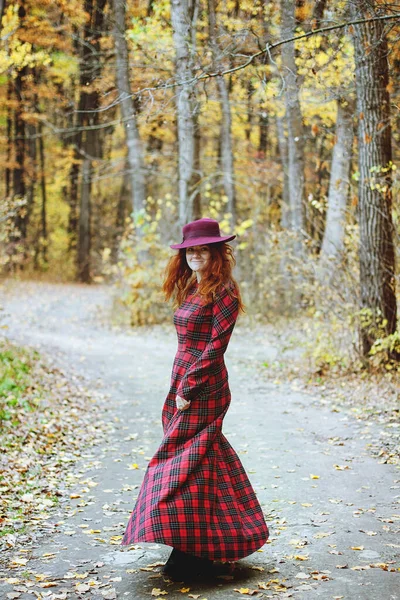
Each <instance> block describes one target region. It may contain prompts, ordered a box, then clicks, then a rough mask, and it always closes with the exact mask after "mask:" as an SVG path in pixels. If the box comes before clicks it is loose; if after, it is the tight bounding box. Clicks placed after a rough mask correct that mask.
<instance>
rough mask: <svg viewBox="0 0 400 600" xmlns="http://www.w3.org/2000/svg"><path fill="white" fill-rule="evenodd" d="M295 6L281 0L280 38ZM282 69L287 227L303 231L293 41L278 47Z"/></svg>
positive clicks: (289, 29) (289, 28) (291, 26)
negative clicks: (286, 156)
mask: <svg viewBox="0 0 400 600" xmlns="http://www.w3.org/2000/svg"><path fill="white" fill-rule="evenodd" d="M295 24H296V21H295V3H294V2H292V1H291V0H281V36H282V39H286V38H290V37H292V36H293V35H294V33H295ZM282 68H283V78H284V81H285V107H286V124H287V130H288V178H289V181H288V183H289V198H290V206H289V219H288V220H289V223H290V228H291V229H293V230H295V231H297V232H300V231H301V230H303V229H304V216H303V196H304V138H305V135H304V126H303V119H302V115H301V109H300V100H299V82H298V75H297V66H296V62H295V46H294V42H288V43H286V44H284V45H283V46H282Z"/></svg>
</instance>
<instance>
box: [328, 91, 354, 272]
mask: <svg viewBox="0 0 400 600" xmlns="http://www.w3.org/2000/svg"><path fill="white" fill-rule="evenodd" d="M353 113H354V110H353V106H352V104H351V103H350V102H349V101H347V100H344V101H343V100H342V99H339V100H338V103H337V117H336V135H335V137H336V141H335V145H334V147H333V152H332V163H331V174H330V180H329V192H328V210H327V214H326V225H325V232H324V238H323V241H322V246H321V252H320V265H321V266H324V267H325V268H323V269H321V275H322V274H323V276H324V278H325V277H326V276H327V275H329V274H332V273H333V272H334V267H335V265H337V263H339V262H340V260H341V258H342V254H343V250H344V234H345V223H346V204H347V196H348V191H349V177H350V164H351V148H352V144H353V137H354V134H353V124H352V118H353ZM329 264H330V266H329Z"/></svg>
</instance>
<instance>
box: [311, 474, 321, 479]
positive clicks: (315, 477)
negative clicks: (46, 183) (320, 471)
mask: <svg viewBox="0 0 400 600" xmlns="http://www.w3.org/2000/svg"><path fill="white" fill-rule="evenodd" d="M310 479H319V475H313V474H312V473H311V474H310Z"/></svg>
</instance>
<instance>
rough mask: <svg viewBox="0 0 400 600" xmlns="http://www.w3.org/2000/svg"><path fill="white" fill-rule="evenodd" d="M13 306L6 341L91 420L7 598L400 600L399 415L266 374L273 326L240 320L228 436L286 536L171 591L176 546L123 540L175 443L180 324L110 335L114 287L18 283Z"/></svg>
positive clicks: (31, 531) (6, 561)
mask: <svg viewBox="0 0 400 600" xmlns="http://www.w3.org/2000/svg"><path fill="white" fill-rule="evenodd" d="M0 303H1V304H2V305H3V307H4V313H3V318H2V325H3V327H6V328H4V329H3V331H4V336H5V337H7V338H8V339H9V340H10V341H11V342H13V343H16V344H19V345H29V346H33V347H35V348H36V349H37V350H38V351H39V352H40V354H41V356H42V357H43V360H44V361H45V362H46V363H47V364H48V365H49V367H48V368H49V370H53V371H54V372H55V373H56V375H55V377H56V380H54V382H53V383H54V387H55V388H57V389H61V390H66V391H65V393H68V395H69V396H71V398H72V396H73V395H74V394H75V395H78V396H79V397H80V399H81V402H80V404H79V407H77V405H76V403H75V404H74V402H73V401H72V399H71V402H70V405H71V406H70V411H71V415H72V416H71V418H72V419H74V418H75V421H76V420H77V430H79V435H77V441H76V440H75V443H74V451H73V452H72V454H73V457H71V456H70V455H69V454H68V452H65V453H62V455H61V457H59V459H58V462H57V464H56V465H55V464H53V465H51V467H50V468H51V469H53V471H52V472H53V473H57V474H59V475H57V476H54V478H53V481H52V484H51V486H50V487H52V490H53V496H52V497H53V500H52V501H50V502H47V503H46V502H45V501H44V502H43V506H40V505H39V507H36V509H37V512H36V513H34V514H35V515H36V516H35V518H33V519H32V527H31V528H30V527H29V523H28V526H27V527H26V528H25V529H24V531H23V532H22V533H19V532H18V528H16V532H14V533H6V535H5V536H3V542H4V547H3V551H2V558H1V563H2V571H1V574H0V575H1V580H0V597H1V598H10V599H13V598H21V600H25V599H27V598H32V597H33V596H35V597H36V598H48V599H49V600H56V599H60V600H64V599H69V598H95V599H106V600H107V599H109V600H111V599H113V598H127V599H128V600H129V599H135V600H136V599H138V600H145V599H146V598H149V599H150V598H154V597H160V598H162V597H163V596H165V597H167V598H170V599H171V600H177V599H179V600H182V599H184V598H194V599H198V600H204V599H207V600H223V599H227V600H233V599H240V598H247V597H248V596H249V595H254V596H255V597H257V598H270V597H277V598H294V599H298V600H301V599H305V598H309V597H310V598H324V599H333V600H339V599H342V598H343V599H346V600H399V599H400V591H399V590H400V578H399V576H400V563H399V554H400V552H399V550H400V543H399V531H400V516H399V508H400V470H399V465H398V464H396V461H395V457H394V453H393V452H391V451H390V450H385V449H384V448H383V449H382V450H381V451H378V449H379V447H380V446H381V445H382V442H381V441H382V440H385V438H386V437H390V438H392V437H393V436H392V432H393V430H394V429H395V426H396V423H395V422H394V420H393V418H390V419H387V420H384V421H382V422H381V421H380V415H379V414H378V418H374V415H373V414H372V412H371V418H366V419H365V418H359V414H358V412H357V410H356V411H355V410H354V403H352V402H350V403H349V404H346V403H345V402H344V401H342V400H341V401H338V398H341V399H343V387H340V389H338V390H337V393H336V395H335V394H333V393H332V392H331V393H328V394H325V393H324V392H325V391H326V390H325V389H324V388H322V389H318V387H315V386H307V385H305V384H304V382H303V381H302V380H301V377H298V378H296V377H294V378H291V379H290V380H288V379H286V377H284V376H283V377H282V376H281V377H279V378H278V377H276V376H273V377H271V376H269V375H268V374H267V371H266V369H265V368H263V364H264V363H265V362H267V363H271V362H273V361H274V360H275V359H276V356H277V353H279V349H277V348H274V347H273V346H271V344H270V343H269V341H268V336H267V330H266V329H265V328H264V327H261V326H259V327H257V328H256V329H249V328H247V327H245V326H244V325H243V324H239V323H238V325H237V327H236V328H235V331H234V333H233V335H232V338H231V342H230V346H229V348H228V351H227V353H226V363H227V367H228V371H229V376H230V379H229V381H230V388H231V392H232V404H231V407H230V409H229V411H228V414H227V416H226V419H225V423H224V433H225V435H226V436H227V438H228V439H229V440H230V441H231V443H232V445H233V447H234V448H235V449H236V451H237V452H238V454H239V456H240V458H241V460H242V462H243V464H244V466H245V468H246V470H247V472H248V474H249V477H250V479H251V482H252V484H253V486H254V488H255V490H256V492H257V495H258V498H259V500H260V502H261V505H262V506H263V509H264V512H265V515H266V520H267V523H268V525H269V528H270V539H269V541H268V543H267V544H266V545H265V546H264V547H263V548H262V549H261V551H259V552H256V553H254V554H253V555H252V556H250V557H248V558H247V559H243V560H242V561H239V562H238V563H237V566H236V569H235V571H234V572H233V575H232V577H231V578H229V577H227V578H224V579H216V580H214V581H203V582H199V583H195V584H190V585H182V584H177V583H171V582H168V581H164V579H163V577H162V576H161V575H160V573H159V568H160V566H161V564H162V563H163V562H165V560H166V558H167V557H168V555H169V551H170V550H169V549H168V548H167V547H165V546H161V545H157V544H151V545H149V544H140V545H136V546H130V547H122V546H120V540H121V536H122V534H123V532H124V530H125V525H126V523H127V520H128V518H129V515H130V512H131V510H132V508H133V505H134V499H135V497H136V495H137V491H138V487H139V486H140V483H141V481H142V478H143V474H144V470H145V468H146V463H147V461H148V460H149V458H150V457H151V456H152V454H153V453H154V451H155V450H156V449H157V446H158V444H159V442H160V439H161V422H160V415H161V407H162V404H163V401H164V399H165V396H166V394H167V392H168V388H169V381H170V375H171V368H172V361H173V357H174V354H175V351H176V334H175V331H174V329H173V326H172V321H171V323H169V324H167V325H165V326H153V327H143V328H138V329H134V330H129V329H128V328H123V327H113V326H110V325H109V324H108V318H107V315H108V312H109V309H110V306H111V300H110V292H109V290H108V289H107V287H105V286H93V287H88V286H80V285H61V284H60V285H57V284H45V283H40V284H39V283H30V282H25V283H18V282H6V284H4V285H3V287H2V291H1V298H0ZM67 381H69V382H70V384H69V386H70V387H68V385H67V383H66V382H67ZM61 396H62V394H61ZM82 398H86V400H85V402H86V403H87V404H86V406H87V411H86V417H85V415H84V412H82V402H83V400H82ZM67 404H68V403H67ZM63 406H64V408H63V410H67V409H66V408H65V402H64V404H63ZM67 408H68V407H67ZM79 411H80V412H79ZM77 415H78V416H79V415H82V418H77ZM87 415H88V416H89V418H87ZM68 419H69V417H68V414H67V413H65V412H64V413H60V420H63V421H64V420H65V421H67V420H68ZM397 425H398V423H397ZM82 427H84V428H87V436H86V438H85V434H84V431H83V433H82ZM68 431H69V433H68V436H72V435H73V434H72V433H71V431H70V430H68ZM97 434H98V435H97ZM96 436H97V437H96ZM85 439H86V444H85ZM67 441H68V440H67ZM67 441H66V443H67ZM64 463H65V468H64V467H63V464H64ZM392 463H393V464H392ZM60 465H61V466H60ZM62 468H64V474H62V473H61V470H62ZM1 485H2V487H3V488H4V489H6V487H7V482H6V481H2V482H1ZM55 488H56V489H55ZM43 494H45V490H44V492H43ZM54 498H58V500H57V501H54ZM25 500H26V501H28V502H29V501H30V500H32V497H31V496H30V495H29V494H28V495H25ZM33 508H34V507H33Z"/></svg>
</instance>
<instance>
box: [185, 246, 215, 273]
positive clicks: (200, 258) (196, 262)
mask: <svg viewBox="0 0 400 600" xmlns="http://www.w3.org/2000/svg"><path fill="white" fill-rule="evenodd" d="M210 260H211V251H210V248H209V247H208V246H207V245H203V246H190V247H189V248H186V262H187V264H188V265H189V267H190V268H191V269H192V271H196V272H198V273H201V272H202V271H204V269H205V268H206V267H207V265H208V263H209V261H210Z"/></svg>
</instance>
